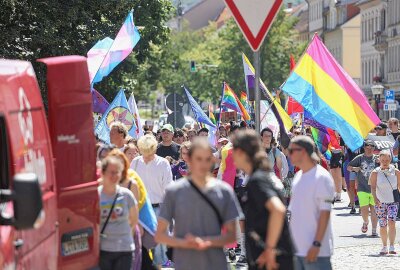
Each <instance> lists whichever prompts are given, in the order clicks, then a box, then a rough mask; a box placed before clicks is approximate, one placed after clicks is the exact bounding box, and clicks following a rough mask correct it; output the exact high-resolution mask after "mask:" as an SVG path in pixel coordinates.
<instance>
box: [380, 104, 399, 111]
mask: <svg viewBox="0 0 400 270" xmlns="http://www.w3.org/2000/svg"><path fill="white" fill-rule="evenodd" d="M383 110H384V111H396V110H397V104H396V103H385V104H383Z"/></svg>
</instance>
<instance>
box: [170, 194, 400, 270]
mask: <svg viewBox="0 0 400 270" xmlns="http://www.w3.org/2000/svg"><path fill="white" fill-rule="evenodd" d="M342 197H343V198H344V200H343V202H341V203H335V207H334V211H333V214H332V221H333V229H334V241H335V251H334V256H333V258H332V263H333V269H338V270H348V269H349V270H358V269H360V270H365V269H385V270H386V269H400V255H388V256H380V255H379V251H380V249H381V241H380V238H379V237H378V238H374V237H371V236H370V234H371V227H370V228H369V231H368V234H363V233H361V225H362V219H361V216H360V215H359V214H357V215H350V214H349V211H350V209H348V208H347V205H348V202H349V201H348V197H347V195H346V194H344V193H343V196H342ZM357 210H358V209H357ZM396 225H397V231H398V232H399V233H398V235H397V239H396V249H397V251H398V252H400V244H399V241H400V222H397V224H396ZM169 269H170V268H169ZM234 269H236V270H239V269H240V270H245V269H247V268H245V267H240V268H238V267H235V265H234V264H232V270H234Z"/></svg>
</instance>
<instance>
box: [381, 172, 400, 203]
mask: <svg viewBox="0 0 400 270" xmlns="http://www.w3.org/2000/svg"><path fill="white" fill-rule="evenodd" d="M382 173H383V175H384V176H385V177H386V180H387V181H388V182H389V185H390V187H391V188H392V192H393V199H394V202H397V203H400V192H399V188H396V189H394V188H393V186H392V184H391V183H390V181H389V178H388V177H387V175H386V174H385V173H384V172H382Z"/></svg>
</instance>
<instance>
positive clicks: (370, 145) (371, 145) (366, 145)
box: [364, 144, 375, 147]
mask: <svg viewBox="0 0 400 270" xmlns="http://www.w3.org/2000/svg"><path fill="white" fill-rule="evenodd" d="M368 146H369V147H375V145H373V144H365V145H364V147H368Z"/></svg>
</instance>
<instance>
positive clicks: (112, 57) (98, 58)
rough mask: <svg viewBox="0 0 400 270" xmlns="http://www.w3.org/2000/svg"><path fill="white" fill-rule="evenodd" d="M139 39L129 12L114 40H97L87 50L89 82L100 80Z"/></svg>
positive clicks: (123, 57)
mask: <svg viewBox="0 0 400 270" xmlns="http://www.w3.org/2000/svg"><path fill="white" fill-rule="evenodd" d="M139 40H140V34H139V31H138V30H137V28H136V26H135V24H134V23H133V12H132V11H131V12H129V14H128V17H126V19H125V22H124V24H123V25H122V27H121V29H120V30H119V32H118V34H117V36H116V37H115V40H112V39H111V38H109V37H106V38H104V39H103V40H100V41H98V42H97V43H96V44H95V45H94V46H93V47H92V48H91V49H90V51H89V52H88V54H87V56H88V59H87V62H88V68H89V76H90V83H91V84H92V85H93V84H94V83H97V82H100V81H101V80H102V79H103V78H104V77H106V76H107V75H108V74H110V73H111V71H112V70H113V69H114V68H115V67H116V66H117V65H118V64H119V63H121V62H122V61H123V60H124V59H125V58H126V57H127V56H128V55H129V54H130V53H131V52H132V50H133V48H134V47H135V46H136V44H137V43H138V42H139Z"/></svg>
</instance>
